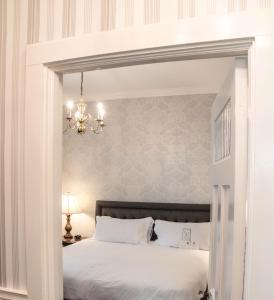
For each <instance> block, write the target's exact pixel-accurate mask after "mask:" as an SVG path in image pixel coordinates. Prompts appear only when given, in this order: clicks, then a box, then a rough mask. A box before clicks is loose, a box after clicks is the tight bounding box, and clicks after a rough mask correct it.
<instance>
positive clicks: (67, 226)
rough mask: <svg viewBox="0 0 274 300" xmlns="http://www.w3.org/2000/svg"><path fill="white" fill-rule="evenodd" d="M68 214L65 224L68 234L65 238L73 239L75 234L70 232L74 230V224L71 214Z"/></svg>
mask: <svg viewBox="0 0 274 300" xmlns="http://www.w3.org/2000/svg"><path fill="white" fill-rule="evenodd" d="M66 216H67V224H66V226H65V230H66V234H65V235H64V238H65V239H66V240H71V239H73V235H72V234H71V233H70V232H71V230H72V226H71V224H70V217H71V214H66Z"/></svg>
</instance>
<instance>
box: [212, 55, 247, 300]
mask: <svg viewBox="0 0 274 300" xmlns="http://www.w3.org/2000/svg"><path fill="white" fill-rule="evenodd" d="M247 82H248V77H247V61H246V59H245V58H235V61H234V65H233V68H232V70H231V72H230V74H229V76H228V77H227V80H226V81H225V83H224V85H223V88H222V89H221V91H220V93H219V94H218V95H217V97H216V99H215V101H214V103H213V106H212V119H211V123H212V148H213V161H212V167H211V169H210V184H211V185H212V187H213V196H212V231H211V256H210V275H209V277H210V278H209V288H210V289H211V291H212V299H216V300H240V299H242V298H243V283H244V256H245V220H246V186H247V88H248V86H247Z"/></svg>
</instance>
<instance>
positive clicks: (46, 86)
mask: <svg viewBox="0 0 274 300" xmlns="http://www.w3.org/2000/svg"><path fill="white" fill-rule="evenodd" d="M252 41H253V39H244V40H242V39H239V40H230V41H216V42H211V43H197V44H191V45H180V46H177V47H174V46H167V47H163V48H158V49H147V50H140V51H134V52H133V53H132V52H131V51H129V52H128V53H123V55H121V53H113V54H110V55H109V60H108V63H109V62H113V61H115V64H116V65H117V66H118V65H125V64H134V63H136V62H139V61H140V58H142V61H146V60H151V59H153V57H157V59H158V60H159V61H160V60H164V61H165V60H166V59H167V58H168V59H171V58H173V59H174V58H175V57H176V55H178V56H179V57H180V58H182V53H185V52H187V53H188V56H189V55H190V54H191V52H192V53H199V56H203V55H204V56H208V55H210V56H211V57H214V56H216V55H217V54H218V55H219V56H223V55H227V53H228V52H230V53H234V55H235V54H236V53H239V54H247V51H248V48H249V46H250V45H251V43H252ZM46 47H47V46H46ZM192 57H193V56H192ZM105 63H106V57H105V56H104V55H97V56H91V57H89V60H88V59H87V58H86V57H77V59H71V60H68V61H66V62H63V61H58V62H55V63H54V64H48V65H45V64H40V65H29V66H27V85H26V128H25V130H26V131H25V134H26V144H25V166H26V173H25V174H26V186H25V187H26V195H25V197H26V219H27V220H31V222H27V228H26V230H27V260H28V282H29V283H35V284H30V285H29V287H28V292H29V297H30V299H33V300H36V299H39V300H48V299H51V300H58V299H60V297H61V294H62V286H63V285H62V268H61V249H60V248H61V243H60V238H59V237H60V236H61V232H59V231H58V230H56V228H60V231H61V225H60V226H59V225H57V224H58V222H61V218H60V216H61V207H60V203H61V201H58V200H59V198H60V196H61V191H60V190H59V189H60V187H61V181H60V180H61V170H60V167H61V163H60V162H61V161H62V154H61V150H60V149H61V141H62V138H61V136H60V135H61V115H62V114H61V109H60V107H59V105H61V104H62V101H60V100H61V98H62V97H61V96H60V93H61V90H62V87H61V85H60V84H57V82H58V80H57V77H56V76H57V75H54V74H55V73H54V72H53V71H52V70H49V67H54V70H57V69H58V70H59V71H61V70H63V71H64V70H66V71H70V70H75V69H74V68H75V65H76V64H78V69H79V68H83V69H84V68H85V66H86V65H91V64H96V65H97V66H98V67H102V66H104V65H105ZM54 82H55V83H54ZM34 83H35V84H34ZM38 123H39V126H36V125H37V124H38ZM58 124H59V125H58ZM34 160H35V164H33V161H34ZM34 224H35V225H34ZM37 228H39V231H37ZM34 245H35V247H34Z"/></svg>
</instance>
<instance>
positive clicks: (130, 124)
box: [63, 94, 215, 235]
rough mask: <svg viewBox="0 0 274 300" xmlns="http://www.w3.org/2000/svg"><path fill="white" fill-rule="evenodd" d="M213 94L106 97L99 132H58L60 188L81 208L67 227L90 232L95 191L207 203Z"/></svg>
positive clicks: (103, 195)
mask: <svg viewBox="0 0 274 300" xmlns="http://www.w3.org/2000/svg"><path fill="white" fill-rule="evenodd" d="M214 97H215V95H212V94H210V95H189V96H170V97H157V98H140V99H123V100H109V101H105V102H104V106H105V110H106V119H105V120H106V123H107V127H106V129H105V132H104V134H102V135H94V134H92V133H90V134H86V135H84V136H77V135H76V133H74V132H69V133H66V134H64V162H63V192H64V193H65V192H67V191H70V192H71V193H73V194H74V195H75V197H76V198H77V200H78V201H79V203H80V206H81V207H82V209H83V211H84V213H85V214H82V215H78V216H77V215H75V216H73V220H74V222H73V220H72V223H73V224H74V226H73V227H74V233H77V232H80V233H82V234H83V235H90V234H91V232H92V228H93V223H94V222H93V220H92V218H93V216H94V206H95V201H96V199H101V200H102V199H104V200H117V201H155V202H157V201H159V202H183V203H209V202H210V195H211V190H210V186H209V184H208V169H209V164H210V160H211V151H210V148H211V146H210V131H211V130H210V109H211V104H212V102H213V99H214ZM88 109H89V110H90V111H95V110H96V109H95V103H89V106H88Z"/></svg>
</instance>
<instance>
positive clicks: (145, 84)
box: [63, 58, 233, 101]
mask: <svg viewBox="0 0 274 300" xmlns="http://www.w3.org/2000/svg"><path fill="white" fill-rule="evenodd" d="M232 63H233V58H214V59H200V60H187V61H176V62H165V63H154V64H146V65H137V66H129V67H121V68H113V69H104V70H96V71H90V72H85V73H84V99H85V100H86V101H102V100H113V99H121V98H137V97H150V96H167V95H190V94H206V93H218V91H219V90H220V87H221V86H222V84H223V82H224V80H225V78H226V76H227V74H228V72H229V70H230V69H231V67H232ZM63 84H64V100H65V101H67V100H74V101H76V100H78V99H79V94H80V74H79V73H73V74H66V75H64V81H63Z"/></svg>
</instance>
